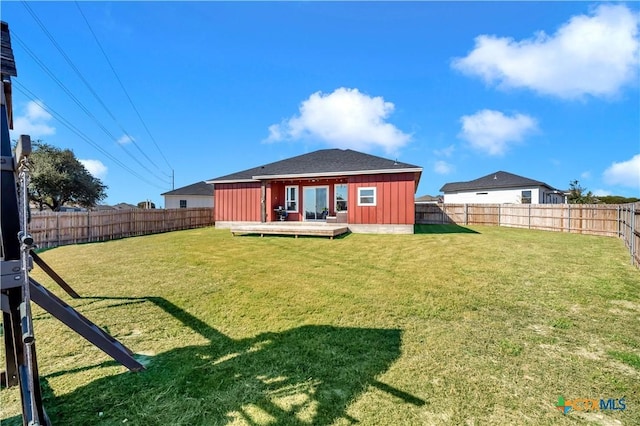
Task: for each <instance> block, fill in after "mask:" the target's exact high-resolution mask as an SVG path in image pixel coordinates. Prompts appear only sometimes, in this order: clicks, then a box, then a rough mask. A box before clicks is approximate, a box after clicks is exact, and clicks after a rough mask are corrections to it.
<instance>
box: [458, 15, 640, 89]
mask: <svg viewBox="0 0 640 426" xmlns="http://www.w3.org/2000/svg"><path fill="white" fill-rule="evenodd" d="M639 23H640V18H639V14H638V13H635V12H632V11H631V10H629V9H628V8H627V7H626V6H624V5H612V4H607V5H601V6H599V7H597V8H595V9H593V11H592V13H591V14H590V15H579V16H574V17H572V18H571V19H570V20H569V21H568V22H566V23H565V24H564V25H562V26H561V27H560V28H559V29H558V31H557V32H556V33H555V34H553V35H551V36H550V35H547V34H545V33H544V32H539V33H538V34H536V35H535V37H533V38H530V39H526V40H521V41H517V40H513V39H511V38H506V37H497V36H493V35H480V36H478V37H476V39H475V48H474V49H473V50H472V51H471V53H469V54H468V55H467V56H466V57H464V58H457V59H455V60H454V61H453V63H452V65H453V67H454V68H457V69H458V70H460V71H462V72H464V73H466V74H470V75H477V76H480V77H481V78H482V79H483V80H484V81H485V82H487V83H497V84H498V85H499V86H501V87H504V88H509V87H524V88H528V89H531V90H534V91H536V92H539V93H543V94H547V95H553V96H558V97H560V98H565V99H571V98H579V97H581V96H584V95H591V96H600V97H603V96H604V97H606V96H612V95H615V94H616V93H617V92H618V91H619V90H620V88H621V87H623V86H625V85H626V84H629V83H632V84H635V83H637V78H638V65H639V64H640V38H639V37H638V26H639Z"/></svg>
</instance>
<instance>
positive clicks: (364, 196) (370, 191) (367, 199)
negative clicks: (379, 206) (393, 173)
mask: <svg viewBox="0 0 640 426" xmlns="http://www.w3.org/2000/svg"><path fill="white" fill-rule="evenodd" d="M358 205H359V206H375V205H376V188H358Z"/></svg>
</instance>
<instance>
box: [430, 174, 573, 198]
mask: <svg viewBox="0 0 640 426" xmlns="http://www.w3.org/2000/svg"><path fill="white" fill-rule="evenodd" d="M440 191H441V192H444V202H445V203H451V204H562V203H564V202H565V197H564V193H563V191H561V190H558V189H555V188H553V187H552V186H549V185H547V184H546V183H544V182H540V181H537V180H533V179H529V178H526V177H522V176H518V175H514V174H512V173H507V172H502V171H499V172H495V173H491V174H489V175H487V176H483V177H481V178H479V179H475V180H471V181H468V182H451V183H447V184H445V185H444V186H443V187H442V188H441V189H440Z"/></svg>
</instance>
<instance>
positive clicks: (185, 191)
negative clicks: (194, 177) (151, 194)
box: [160, 181, 213, 197]
mask: <svg viewBox="0 0 640 426" xmlns="http://www.w3.org/2000/svg"><path fill="white" fill-rule="evenodd" d="M160 195H162V196H164V195H205V196H206V195H209V196H212V197H213V185H212V184H210V183H207V182H205V181H201V182H197V183H193V184H191V185H187V186H183V187H182V188H177V189H174V190H173V191H169V192H165V193H164V194H160Z"/></svg>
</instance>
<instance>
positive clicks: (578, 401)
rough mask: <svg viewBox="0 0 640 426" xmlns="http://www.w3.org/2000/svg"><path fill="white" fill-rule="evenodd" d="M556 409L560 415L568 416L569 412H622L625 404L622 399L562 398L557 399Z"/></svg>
mask: <svg viewBox="0 0 640 426" xmlns="http://www.w3.org/2000/svg"><path fill="white" fill-rule="evenodd" d="M556 408H557V409H558V410H559V411H561V412H562V414H568V413H569V412H570V411H571V410H575V411H605V410H610V411H624V410H626V409H627V404H626V401H625V399H624V398H618V399H615V398H608V399H604V398H602V399H594V398H574V399H564V397H563V396H559V397H558V402H557V403H556Z"/></svg>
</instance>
